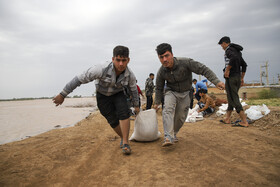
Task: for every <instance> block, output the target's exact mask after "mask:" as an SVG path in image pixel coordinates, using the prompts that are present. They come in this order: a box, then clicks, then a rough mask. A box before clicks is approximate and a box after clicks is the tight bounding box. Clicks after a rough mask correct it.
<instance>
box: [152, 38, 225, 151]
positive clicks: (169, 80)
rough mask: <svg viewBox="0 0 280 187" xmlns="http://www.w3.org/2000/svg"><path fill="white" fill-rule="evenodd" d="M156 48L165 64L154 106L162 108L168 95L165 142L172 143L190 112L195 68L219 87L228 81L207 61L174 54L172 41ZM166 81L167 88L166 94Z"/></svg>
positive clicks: (165, 109) (222, 87) (163, 115)
mask: <svg viewBox="0 0 280 187" xmlns="http://www.w3.org/2000/svg"><path fill="white" fill-rule="evenodd" d="M156 51H157V54H158V58H159V60H160V62H161V64H162V66H161V67H160V69H159V70H158V72H157V77H156V97H155V105H154V108H155V109H158V105H160V103H161V99H162V97H164V102H165V103H164V108H163V111H162V119H163V128H164V142H163V144H162V146H168V145H173V143H174V142H178V139H177V136H176V135H177V134H178V132H179V130H180V128H181V127H182V126H183V124H184V122H185V120H186V118H187V115H188V110H189V107H190V96H189V92H190V90H191V87H192V72H194V73H196V74H200V75H203V76H205V77H206V78H207V79H208V80H210V81H211V82H212V83H214V84H215V85H216V87H218V88H219V89H224V88H225V84H224V83H223V82H221V81H220V80H219V79H218V78H217V76H216V75H215V73H214V72H213V71H212V70H210V69H209V68H208V67H206V66H205V65H204V64H202V63H200V62H197V61H194V60H193V59H190V58H181V57H180V58H177V57H173V53H172V47H171V45H170V44H167V43H162V44H160V45H158V46H157V48H156ZM165 82H166V92H165V94H163V89H164V84H165Z"/></svg>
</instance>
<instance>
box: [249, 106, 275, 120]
mask: <svg viewBox="0 0 280 187" xmlns="http://www.w3.org/2000/svg"><path fill="white" fill-rule="evenodd" d="M269 112H270V110H269V109H268V107H267V106H266V105H265V104H263V105H262V106H260V105H257V106H251V107H250V108H249V109H247V110H246V111H245V114H247V117H248V118H250V119H251V120H258V119H260V118H262V117H263V116H264V115H267V114H268V113H269Z"/></svg>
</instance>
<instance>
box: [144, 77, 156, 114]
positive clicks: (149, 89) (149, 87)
mask: <svg viewBox="0 0 280 187" xmlns="http://www.w3.org/2000/svg"><path fill="white" fill-rule="evenodd" d="M154 76H155V75H154V74H153V73H150V75H149V78H147V79H146V83H145V94H146V98H147V103H146V110H148V109H151V107H152V105H153V93H154V88H155V85H154V82H153V80H154Z"/></svg>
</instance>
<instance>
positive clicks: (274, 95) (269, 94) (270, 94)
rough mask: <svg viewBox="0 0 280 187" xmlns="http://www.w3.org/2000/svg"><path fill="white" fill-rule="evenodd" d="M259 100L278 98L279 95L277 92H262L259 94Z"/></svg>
mask: <svg viewBox="0 0 280 187" xmlns="http://www.w3.org/2000/svg"><path fill="white" fill-rule="evenodd" d="M258 98H259V99H270V98H277V93H276V91H275V90H262V91H260V92H259V93H258Z"/></svg>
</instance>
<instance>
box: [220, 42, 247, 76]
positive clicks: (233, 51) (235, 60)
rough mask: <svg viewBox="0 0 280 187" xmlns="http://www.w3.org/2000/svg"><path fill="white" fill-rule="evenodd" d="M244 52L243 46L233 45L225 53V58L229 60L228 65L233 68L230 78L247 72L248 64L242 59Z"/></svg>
mask: <svg viewBox="0 0 280 187" xmlns="http://www.w3.org/2000/svg"><path fill="white" fill-rule="evenodd" d="M242 50H243V47H242V46H240V45H238V44H234V43H231V44H230V45H229V47H228V48H227V49H226V51H225V58H228V59H229V63H228V65H230V66H231V67H232V68H231V69H230V73H229V76H230V77H233V76H236V75H240V73H241V72H246V69H247V64H246V62H245V61H244V59H243V58H242V53H241V51H242ZM240 67H241V69H240Z"/></svg>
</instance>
